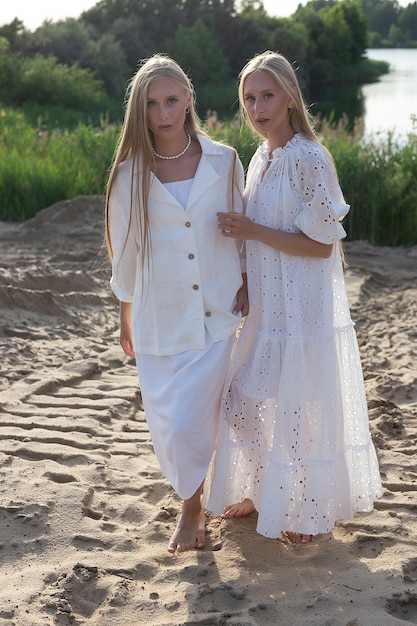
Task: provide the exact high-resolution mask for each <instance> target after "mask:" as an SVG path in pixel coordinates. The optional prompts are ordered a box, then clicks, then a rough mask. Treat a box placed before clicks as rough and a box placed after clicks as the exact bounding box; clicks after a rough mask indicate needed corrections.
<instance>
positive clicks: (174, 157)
mask: <svg viewBox="0 0 417 626" xmlns="http://www.w3.org/2000/svg"><path fill="white" fill-rule="evenodd" d="M187 136H188V142H187V145H186V146H185V148H184V150H181V152H180V153H179V154H174V156H164V155H163V154H158V153H157V152H155V150H154V148H153V146H152V153H153V155H154V156H156V157H158V159H167V160H170V159H179V158H180V157H182V155H183V154H185V153H186V152H187V150H188V148H189V147H190V146H191V135H189V134H188V133H187Z"/></svg>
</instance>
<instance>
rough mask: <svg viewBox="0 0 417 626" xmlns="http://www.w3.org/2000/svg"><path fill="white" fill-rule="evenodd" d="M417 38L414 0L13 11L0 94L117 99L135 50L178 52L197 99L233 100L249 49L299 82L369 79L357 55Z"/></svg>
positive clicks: (109, 3) (71, 103)
mask: <svg viewBox="0 0 417 626" xmlns="http://www.w3.org/2000/svg"><path fill="white" fill-rule="evenodd" d="M400 43H401V44H402V45H410V46H411V45H416V46H417V2H414V3H411V4H410V5H408V6H407V7H405V8H404V7H401V6H400V5H399V4H398V2H397V0H310V1H309V2H308V3H307V4H306V5H305V6H302V5H299V6H298V8H297V10H296V11H295V13H294V14H293V15H292V16H291V17H290V18H276V17H271V16H270V15H268V14H267V12H266V11H265V9H264V6H263V3H262V2H260V1H257V0H243V1H242V2H241V3H240V4H239V10H238V9H237V3H236V2H235V0H101V1H100V2H98V3H97V4H96V5H95V6H94V7H92V8H91V9H89V10H87V11H85V12H84V13H82V14H81V16H80V17H79V18H78V19H72V18H70V19H66V20H62V21H58V22H52V21H45V22H44V23H43V24H42V25H41V26H40V27H39V28H37V29H36V30H35V31H33V32H32V31H30V30H28V29H26V28H25V26H24V24H23V22H21V21H20V20H18V19H15V20H13V21H12V22H11V23H10V24H6V25H3V26H1V27H0V101H2V102H3V103H4V104H13V105H18V106H19V105H22V104H24V103H25V102H28V101H30V102H35V103H38V104H39V105H44V104H48V105H51V104H52V105H54V104H56V105H60V104H62V105H63V106H67V107H69V108H75V109H77V108H79V109H83V108H84V109H86V110H90V111H92V110H95V109H97V110H98V109H100V108H101V109H103V106H106V108H108V106H109V101H110V100H113V101H116V100H120V99H121V98H122V94H123V93H124V91H125V88H126V84H127V82H128V80H129V78H130V77H131V76H132V75H133V73H134V72H135V71H136V69H137V64H138V60H139V59H141V58H145V57H148V56H150V55H152V54H153V53H155V52H165V53H167V54H169V55H170V56H172V57H173V58H175V59H176V60H177V61H178V62H179V63H180V65H181V66H182V67H183V68H184V70H186V71H187V72H188V73H189V75H190V77H191V78H192V80H193V82H194V85H195V87H196V90H197V93H198V98H199V103H200V106H201V107H202V108H204V109H205V110H207V109H216V110H222V109H224V108H227V107H229V108H230V107H231V105H232V104H233V102H235V100H236V76H237V75H238V73H239V71H240V69H241V68H242V66H243V65H244V64H245V63H246V61H247V60H248V59H249V58H251V57H252V56H253V55H254V54H256V53H258V52H262V51H264V50H267V49H271V50H278V51H280V52H281V53H283V54H284V55H285V56H286V57H287V58H288V59H289V60H290V61H293V62H295V63H296V64H297V66H298V68H299V70H298V71H299V77H300V81H301V83H302V84H304V85H311V84H317V83H328V82H334V81H340V80H345V81H346V80H356V81H360V82H367V81H372V80H375V79H376V78H377V76H378V75H379V74H380V73H381V71H383V70H385V71H386V67H385V68H382V69H381V66H379V67H378V65H377V64H375V62H370V61H369V60H367V59H365V58H364V53H365V50H366V49H367V48H368V47H369V46H370V45H372V44H374V45H376V44H378V45H399V44H400Z"/></svg>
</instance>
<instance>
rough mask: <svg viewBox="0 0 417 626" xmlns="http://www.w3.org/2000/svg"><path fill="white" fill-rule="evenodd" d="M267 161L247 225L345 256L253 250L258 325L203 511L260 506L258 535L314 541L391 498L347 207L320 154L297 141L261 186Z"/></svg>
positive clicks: (258, 246)
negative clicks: (369, 385)
mask: <svg viewBox="0 0 417 626" xmlns="http://www.w3.org/2000/svg"><path fill="white" fill-rule="evenodd" d="M267 159H268V152H267V150H266V147H265V146H261V147H260V148H259V149H258V151H257V153H256V154H255V155H254V157H253V159H252V162H251V165H250V167H249V171H248V179H247V186H246V192H245V205H246V213H247V215H248V216H249V217H250V218H251V219H253V220H254V221H255V222H258V223H261V224H264V225H266V226H270V227H272V228H277V229H280V230H283V231H286V232H300V231H302V232H304V233H305V234H306V235H308V236H309V237H311V238H312V239H314V240H317V241H320V242H322V243H327V244H329V243H335V245H334V249H333V253H332V255H331V256H330V258H328V259H321V258H312V257H298V256H291V255H288V254H284V253H281V252H279V251H278V250H275V249H273V248H272V247H268V246H266V245H263V244H262V243H259V242H256V241H247V242H246V255H247V272H248V289H249V304H250V313H249V315H248V317H247V319H246V321H245V323H244V325H243V329H242V331H241V334H240V337H239V339H238V341H237V344H236V345H235V348H234V354H233V357H232V365H231V369H230V372H229V376H228V378H227V380H228V383H227V385H226V388H225V394H224V398H223V412H222V417H221V420H220V427H219V434H218V443H217V451H216V454H215V456H214V458H213V462H212V467H211V471H210V472H209V475H208V478H207V481H206V485H205V487H204V490H205V505H206V507H207V508H208V510H210V511H212V512H213V513H215V514H219V513H221V512H222V511H223V509H224V507H225V506H226V505H228V504H231V503H234V502H238V501H240V500H242V499H243V498H251V499H252V500H253V501H254V504H255V507H256V509H257V511H258V513H259V516H258V525H257V530H258V532H259V533H261V534H263V535H265V536H267V537H277V536H278V535H279V534H280V532H281V531H286V530H288V531H294V532H299V533H305V534H312V535H316V534H318V533H326V532H329V531H330V530H331V529H332V528H333V527H334V524H335V522H336V520H338V519H350V518H352V516H353V512H354V511H370V510H372V508H373V502H374V499H375V498H376V497H378V496H379V495H381V482H380V476H379V469H378V461H377V456H376V453H375V449H374V446H373V443H372V440H371V437H370V433H369V425H368V414H367V404H366V398H365V392H364V383H363V376H362V369H361V363H360V357H359V349H358V345H357V339H356V334H355V331H354V327H353V324H352V321H351V318H350V312H349V307H348V301H347V296H346V290H345V284H344V278H343V268H342V263H341V257H340V252H339V246H338V244H337V242H338V240H339V239H341V238H342V237H344V236H345V232H344V230H343V227H342V226H341V224H340V220H341V219H342V218H343V216H344V215H345V214H346V213H347V211H348V209H349V206H348V205H346V204H345V201H344V198H343V195H342V192H341V190H340V187H339V184H338V181H337V179H336V177H335V175H334V173H333V168H332V165H331V163H330V161H329V158H328V156H327V153H326V152H325V151H324V149H323V148H322V147H321V146H320V145H318V144H316V143H314V142H311V141H307V140H305V139H303V138H302V137H301V136H300V135H298V134H297V135H295V137H294V138H293V139H292V140H291V141H290V142H288V143H287V144H286V146H285V147H284V148H278V149H277V150H276V151H275V152H274V154H273V160H272V162H271V164H270V167H269V169H268V171H267V172H266V174H265V176H264V178H263V180H262V178H261V173H262V172H263V171H264V169H265V166H266V163H267Z"/></svg>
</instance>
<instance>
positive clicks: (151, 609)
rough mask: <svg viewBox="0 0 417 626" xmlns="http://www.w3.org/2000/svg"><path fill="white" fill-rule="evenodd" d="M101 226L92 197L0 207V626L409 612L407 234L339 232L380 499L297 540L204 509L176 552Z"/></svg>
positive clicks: (415, 426) (171, 513)
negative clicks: (185, 546)
mask: <svg viewBox="0 0 417 626" xmlns="http://www.w3.org/2000/svg"><path fill="white" fill-rule="evenodd" d="M102 242H103V198H101V197H96V196H94V197H80V198H76V199H74V200H71V201H65V202H61V203H58V204H56V205H54V206H52V207H49V208H47V209H45V210H44V211H41V212H40V213H38V215H37V216H36V217H35V218H34V219H32V220H28V221H27V222H25V223H23V224H9V223H7V224H6V223H0V255H1V256H0V258H1V264H0V320H1V321H0V350H1V360H0V439H1V446H0V481H1V483H0V484H1V502H0V626H49V625H51V626H52V625H65V626H66V625H81V624H85V625H97V626H137V625H140V624H146V625H147V626H185V625H187V626H194V625H204V626H207V625H236V626H252V625H261V626H269V625H271V626H272V625H274V626H401V624H404V625H405V624H417V515H416V512H417V365H416V363H417V325H416V321H417V247H414V248H408V249H403V248H376V247H373V246H372V245H370V244H369V243H367V242H350V243H349V242H348V243H346V244H345V250H346V254H347V258H348V262H349V268H348V269H347V271H346V277H347V284H348V292H349V299H350V303H351V309H352V316H353V319H354V321H355V322H356V330H357V334H358V339H359V344H360V349H361V355H362V361H363V368H364V375H365V383H366V391H367V397H368V403H369V416H370V423H371V429H372V434H373V438H374V442H375V445H376V448H377V452H378V457H379V460H380V467H381V473H382V480H383V485H384V494H383V496H382V497H381V498H380V499H379V500H378V501H377V502H376V505H375V510H374V511H373V512H372V513H369V514H360V515H357V516H356V517H355V518H354V519H353V520H346V521H343V522H340V523H338V524H337V526H336V528H335V529H334V531H333V532H332V533H331V534H329V535H322V536H318V537H315V538H314V540H313V541H312V543H311V544H308V545H292V544H290V543H289V542H288V540H286V539H285V538H284V537H281V538H279V539H276V540H271V539H266V538H264V537H262V536H260V535H258V534H256V532H255V530H254V529H255V526H256V514H252V515H251V516H249V517H248V518H245V519H242V520H230V521H224V520H220V519H218V518H213V517H211V516H209V515H207V520H206V521H207V546H206V549H205V550H204V551H193V552H188V553H185V554H181V555H175V556H172V555H170V554H168V552H167V549H166V546H167V542H168V539H169V537H170V535H171V533H172V531H173V529H174V527H175V523H176V516H177V514H178V512H179V510H180V502H179V500H178V498H177V497H176V495H175V493H173V491H172V489H171V487H170V486H169V484H168V483H167V482H166V480H165V479H164V477H163V476H162V475H161V473H160V471H159V466H158V464H157V462H156V459H155V457H154V454H153V449H152V445H151V442H150V439H149V434H148V430H147V426H146V421H145V415H144V412H143V408H142V405H141V395H140V389H139V387H138V382H137V376H136V369H135V365H134V362H133V361H131V360H130V359H128V358H127V357H125V356H124V354H123V352H122V350H121V348H120V346H119V345H118V304H117V302H116V300H115V298H114V297H113V295H112V293H111V290H110V287H109V283H108V281H109V275H110V274H109V264H108V261H107V257H106V253H105V251H104V249H103V246H102Z"/></svg>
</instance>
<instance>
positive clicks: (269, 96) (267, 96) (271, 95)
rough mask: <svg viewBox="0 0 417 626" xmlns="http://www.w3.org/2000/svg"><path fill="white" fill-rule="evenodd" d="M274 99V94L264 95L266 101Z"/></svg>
mask: <svg viewBox="0 0 417 626" xmlns="http://www.w3.org/2000/svg"><path fill="white" fill-rule="evenodd" d="M273 97H274V94H273V93H266V94H264V99H265V100H269V98H273Z"/></svg>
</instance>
